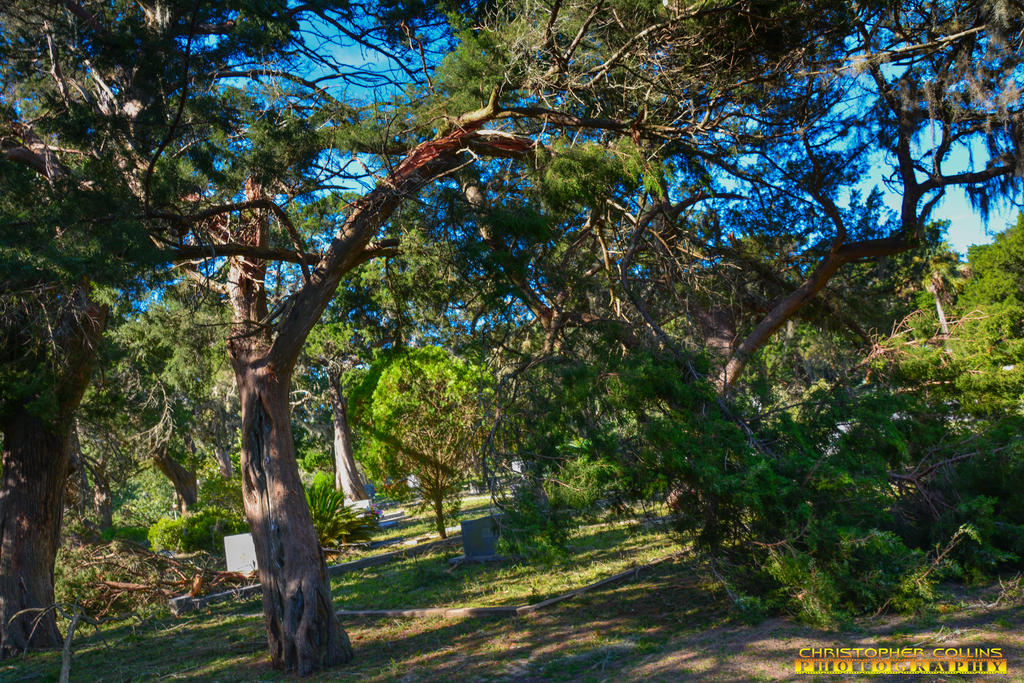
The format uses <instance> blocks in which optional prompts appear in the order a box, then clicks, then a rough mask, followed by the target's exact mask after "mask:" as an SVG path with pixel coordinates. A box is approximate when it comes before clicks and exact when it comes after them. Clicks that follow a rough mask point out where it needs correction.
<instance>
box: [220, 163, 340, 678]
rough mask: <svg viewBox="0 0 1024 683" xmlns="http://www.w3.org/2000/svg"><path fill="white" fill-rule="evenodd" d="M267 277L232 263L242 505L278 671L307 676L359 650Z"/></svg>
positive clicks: (249, 233) (257, 229) (253, 265)
mask: <svg viewBox="0 0 1024 683" xmlns="http://www.w3.org/2000/svg"><path fill="white" fill-rule="evenodd" d="M261 192H262V190H261V188H260V187H259V185H258V184H257V183H255V182H252V181H250V182H248V183H247V184H246V195H247V198H250V199H258V198H259V197H260V196H261ZM267 229H268V223H267V216H266V215H265V214H262V213H261V214H257V215H256V216H254V217H253V218H252V220H251V222H250V223H249V224H248V225H245V226H244V228H241V226H240V229H239V233H238V238H239V239H241V240H245V241H246V242H248V243H250V244H253V245H258V246H262V245H265V244H266V241H267ZM266 272H267V267H266V263H265V262H260V261H255V260H250V259H244V258H239V259H233V260H232V262H231V269H230V272H229V274H228V282H229V290H228V294H229V297H230V300H231V306H232V310H233V318H234V320H233V333H232V336H231V338H230V339H229V340H228V353H229V355H230V357H231V365H232V367H233V368H234V371H235V382H236V384H237V385H238V396H239V400H240V401H241V406H242V435H241V436H242V452H241V466H240V468H241V471H242V497H243V500H244V502H245V514H246V517H247V518H248V520H249V528H250V530H251V531H252V537H253V545H254V546H255V549H256V559H257V562H258V564H259V572H260V583H261V584H262V586H263V615H264V619H265V622H266V628H267V641H268V644H269V646H270V657H271V661H272V662H273V665H274V666H275V667H276V668H278V669H283V670H285V671H294V672H297V673H299V674H300V675H305V674H308V673H310V672H312V671H315V670H317V669H324V668H327V667H331V666H335V665H337V664H343V663H345V662H348V661H349V660H351V659H352V646H351V644H350V643H349V640H348V636H347V635H346V634H345V631H344V630H342V628H341V624H340V623H339V621H338V616H337V614H335V611H334V603H333V602H332V600H331V586H330V582H329V581H328V577H327V564H326V562H324V556H323V552H322V551H321V550H320V542H319V540H318V538H317V534H316V530H315V529H314V528H313V518H312V517H311V516H310V514H309V508H308V507H307V506H306V497H305V496H304V495H303V487H302V481H301V480H300V479H299V466H298V463H297V462H296V460H295V443H294V440H293V436H292V426H291V407H290V404H289V401H288V394H289V391H290V389H291V369H292V367H294V362H295V359H296V358H297V357H298V350H299V349H300V348H301V343H300V344H298V345H297V346H296V347H295V348H296V350H295V353H294V354H289V355H288V356H287V357H285V358H284V359H282V360H280V361H278V362H275V361H274V360H272V359H271V358H270V355H271V353H270V352H271V348H272V339H271V335H270V334H269V333H268V330H267V328H266V327H265V326H264V325H263V324H262V321H263V320H265V319H266V317H267V315H268V311H267V293H266ZM306 334H308V330H307V331H306ZM304 338H305V336H303V339H304ZM290 341H294V340H290Z"/></svg>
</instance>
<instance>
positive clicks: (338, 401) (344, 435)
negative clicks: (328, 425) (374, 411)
mask: <svg viewBox="0 0 1024 683" xmlns="http://www.w3.org/2000/svg"><path fill="white" fill-rule="evenodd" d="M328 385H329V393H330V395H331V413H332V414H333V415H334V488H336V489H337V490H339V491H341V492H342V493H344V494H345V497H346V498H348V499H349V500H365V499H366V498H369V497H370V496H369V495H367V493H366V489H365V488H364V487H363V482H362V480H361V479H360V478H359V471H358V470H357V469H356V459H355V457H354V456H353V455H352V431H351V430H350V429H349V426H348V399H347V398H345V396H344V395H343V394H342V393H341V386H340V383H339V382H338V378H336V377H331V378H329V379H328Z"/></svg>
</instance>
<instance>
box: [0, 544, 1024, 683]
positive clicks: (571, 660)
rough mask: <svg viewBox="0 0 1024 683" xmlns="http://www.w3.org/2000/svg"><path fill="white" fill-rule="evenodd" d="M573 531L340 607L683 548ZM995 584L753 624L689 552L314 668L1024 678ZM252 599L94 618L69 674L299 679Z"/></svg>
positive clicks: (531, 585)
mask: <svg viewBox="0 0 1024 683" xmlns="http://www.w3.org/2000/svg"><path fill="white" fill-rule="evenodd" d="M571 546H572V550H571V553H570V554H569V555H567V556H566V557H564V558H562V559H559V560H557V561H553V562H550V563H546V564H537V563H528V562H525V561H522V562H509V563H505V564H501V565H475V566H463V567H459V568H455V569H452V568H451V567H450V565H449V564H448V562H447V560H448V558H449V557H451V556H453V555H455V554H457V552H458V550H457V546H456V547H455V548H453V549H452V550H450V551H448V552H438V553H433V554H430V555H424V556H421V557H418V558H413V559H409V560H404V561H401V562H396V563H392V564H390V565H386V566H379V567H373V568H370V569H367V570H365V571H362V572H359V573H354V574H349V575H345V576H342V577H337V578H336V579H335V580H334V582H333V588H334V593H335V599H336V602H337V605H338V607H339V608H343V607H344V608H385V607H426V606H478V605H495V604H523V603H527V602H535V601H537V600H540V599H543V598H545V597H548V596H550V595H553V594H557V593H560V592H563V591H565V590H568V589H571V588H576V587H578V586H580V585H582V584H586V583H590V582H592V581H595V580H597V579H600V578H603V577H605V576H609V575H611V574H615V573H617V572H619V571H622V570H623V569H624V568H626V567H629V566H632V565H641V564H643V563H646V562H648V561H650V560H651V559H654V558H656V557H660V556H663V555H665V554H668V553H670V552H673V551H674V550H677V549H678V547H677V546H674V545H673V543H672V541H671V540H670V539H669V538H668V537H667V535H666V534H665V533H664V532H663V531H662V530H659V529H657V528H654V529H651V528H648V529H644V528H642V527H639V526H637V525H628V526H627V525H623V524H614V525H594V526H590V527H587V528H585V529H582V530H581V531H580V532H579V533H578V534H577V535H576V536H575V537H574V538H573V539H572V541H571ZM997 594H998V587H995V588H993V589H989V590H980V589H979V590H976V591H973V592H971V593H963V592H960V593H953V592H949V593H947V595H946V598H945V600H944V601H943V602H941V603H940V604H939V605H938V607H937V608H936V609H935V610H934V611H932V612H930V613H928V614H926V615H922V616H918V617H916V618H912V619H909V618H877V619H866V620H863V621H860V622H858V623H857V624H856V625H854V626H853V627H851V628H850V629H848V630H846V631H842V632H826V631H820V630H815V629H811V628H808V627H804V626H800V625H797V624H794V623H792V622H790V621H789V620H785V619H774V620H769V621H766V622H763V623H761V624H758V625H755V626H748V625H743V624H739V623H736V622H734V621H732V620H731V619H730V610H729V607H730V604H729V601H728V599H727V597H726V596H725V595H723V594H721V593H720V592H719V591H718V590H717V589H716V588H715V587H714V586H713V585H709V584H708V583H706V582H705V581H704V580H703V579H702V578H700V577H699V576H698V574H697V573H696V572H695V571H693V568H692V567H690V566H689V565H688V563H687V561H686V560H685V559H682V558H679V559H676V560H673V561H669V562H665V563H663V564H660V565H658V566H656V567H653V568H651V569H648V570H644V571H641V572H638V575H637V576H636V578H635V579H633V580H627V581H622V582H619V583H615V584H612V585H609V586H605V587H603V588H600V589H597V590H594V591H592V592H590V593H586V594H584V595H583V596H581V597H578V598H574V599H572V600H570V601H567V602H564V603H560V604H559V605H556V606H553V607H551V608H549V609H546V610H543V611H540V612H537V613H535V614H532V615H529V616H526V617H519V618H509V617H489V618H462V619H442V618H431V619H423V618H402V619H370V618H357V619H347V620H345V623H344V626H345V629H346V630H347V632H348V633H349V636H350V637H351V639H352V644H353V648H354V650H355V659H354V661H353V662H352V663H351V664H349V665H348V666H345V667H341V668H338V669H336V670H333V671H330V672H327V673H323V674H320V675H318V676H315V677H313V678H312V679H311V680H316V681H321V680H322V681H326V680H359V681H450V680H467V681H488V680H514V681H536V680H580V681H620V680H650V681H679V680H683V681H762V680H765V681H766V680H792V681H811V680H814V679H813V678H812V677H809V676H796V675H795V674H794V673H793V660H794V659H795V658H796V656H797V653H798V651H799V649H800V648H801V647H809V646H814V647H824V646H844V647H846V646H848V647H857V646H862V647H866V646H874V647H891V646H900V647H913V646H922V647H926V648H932V647H985V646H989V647H1002V648H1004V652H1005V653H1006V656H1007V659H1008V662H1009V669H1010V674H1009V675H1008V676H1002V677H999V679H998V680H1001V681H1007V680H1016V681H1024V675H1022V673H1024V607H1022V605H1021V602H1020V599H1019V596H1017V597H1014V596H1012V595H1010V594H1006V595H1004V598H1003V600H1001V601H1000V602H999V603H998V604H996V605H994V606H993V603H994V602H995V601H996V597H997ZM1008 598H1012V599H1008ZM258 612H259V604H258V603H257V602H251V601H250V602H244V603H232V604H227V605H225V604H222V605H217V606H214V607H211V608H210V609H208V610H207V611H204V612H200V613H197V614H192V615H189V616H188V617H186V618H182V619H173V618H170V617H164V616H158V617H151V618H149V619H147V620H146V621H135V622H124V623H120V624H117V625H112V626H109V627H107V628H104V629H103V630H102V631H100V632H94V631H92V629H91V628H89V627H84V628H82V630H81V631H80V632H79V634H78V635H76V638H75V643H74V660H73V665H72V676H71V680H73V681H161V680H210V681H250V680H252V681H281V680H293V678H294V677H291V676H287V675H284V674H281V673H279V672H276V671H274V670H273V669H271V668H270V666H269V663H268V661H267V655H266V639H265V635H264V631H263V624H262V620H261V619H260V617H259V616H258V614H257V613H258ZM59 670H60V653H59V652H45V653H33V654H30V655H29V656H27V657H25V658H20V659H16V660H11V661H6V662H3V663H2V664H0V681H50V680H56V678H57V676H58V672H59ZM822 680H832V681H835V680H839V679H838V678H837V677H830V678H823V679H822ZM900 680H928V681H932V680H946V679H943V678H942V677H934V676H932V677H915V676H902V677H900ZM948 680H950V681H966V680H970V678H968V677H966V676H950V677H948ZM990 680H991V679H990Z"/></svg>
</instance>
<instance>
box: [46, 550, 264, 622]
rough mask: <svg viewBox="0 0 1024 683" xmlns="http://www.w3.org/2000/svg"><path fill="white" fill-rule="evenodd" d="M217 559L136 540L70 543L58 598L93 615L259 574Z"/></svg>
mask: <svg viewBox="0 0 1024 683" xmlns="http://www.w3.org/2000/svg"><path fill="white" fill-rule="evenodd" d="M214 562H218V560H217V559H216V558H212V557H210V556H205V555H194V556H190V557H187V558H183V557H170V556H167V555H164V554H159V553H154V552H151V551H149V550H147V549H146V548H144V547H142V546H141V545H138V544H137V543H133V542H131V541H124V540H115V541H110V542H100V543H83V542H78V543H68V544H66V545H65V546H64V547H63V548H62V549H61V557H60V558H59V560H58V577H57V600H58V602H63V603H67V604H78V605H80V606H81V607H82V608H83V609H84V610H85V611H86V613H88V614H90V615H91V616H93V617H97V618H100V617H104V616H108V615H111V614H118V613H123V612H130V611H134V610H136V609H139V608H141V607H145V606H148V605H153V604H166V602H167V600H168V599H169V598H171V597H174V596H176V595H182V594H185V593H188V594H190V595H203V594H205V593H207V592H215V591H219V590H227V589H228V588H233V587H239V586H245V585H247V584H250V583H253V582H255V581H256V578H255V576H248V575H245V574H239V573H237V572H224V571H217V570H216V569H215V568H214V566H213V564H214Z"/></svg>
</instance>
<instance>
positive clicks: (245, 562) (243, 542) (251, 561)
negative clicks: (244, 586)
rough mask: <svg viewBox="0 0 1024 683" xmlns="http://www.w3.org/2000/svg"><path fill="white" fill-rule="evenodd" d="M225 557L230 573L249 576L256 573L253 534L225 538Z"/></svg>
mask: <svg viewBox="0 0 1024 683" xmlns="http://www.w3.org/2000/svg"><path fill="white" fill-rule="evenodd" d="M224 556H225V557H226V558H227V567H228V571H229V572H239V573H241V574H248V573H249V572H251V571H256V568H257V566H256V546H255V544H254V543H253V542H252V534H235V535H234V536H225V537H224Z"/></svg>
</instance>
